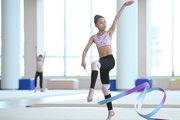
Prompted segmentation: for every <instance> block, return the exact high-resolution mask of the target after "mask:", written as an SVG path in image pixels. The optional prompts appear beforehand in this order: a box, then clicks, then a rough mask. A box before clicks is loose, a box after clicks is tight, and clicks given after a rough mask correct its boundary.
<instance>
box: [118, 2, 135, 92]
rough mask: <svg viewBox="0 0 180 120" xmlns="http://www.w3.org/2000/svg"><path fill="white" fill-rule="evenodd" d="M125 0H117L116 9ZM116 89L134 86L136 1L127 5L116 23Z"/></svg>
mask: <svg viewBox="0 0 180 120" xmlns="http://www.w3.org/2000/svg"><path fill="white" fill-rule="evenodd" d="M124 2H126V0H117V11H119V9H120V8H121V7H122V5H123V4H124ZM116 66H117V73H116V74H117V78H116V89H117V90H126V89H130V88H132V87H134V86H135V80H136V79H137V2H136V1H135V3H134V4H133V5H131V6H127V7H126V8H125V10H124V12H123V13H122V15H121V17H120V19H119V22H118V25H117V60H116Z"/></svg>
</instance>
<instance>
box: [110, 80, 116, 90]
mask: <svg viewBox="0 0 180 120" xmlns="http://www.w3.org/2000/svg"><path fill="white" fill-rule="evenodd" d="M110 85H111V86H110V91H116V79H110Z"/></svg>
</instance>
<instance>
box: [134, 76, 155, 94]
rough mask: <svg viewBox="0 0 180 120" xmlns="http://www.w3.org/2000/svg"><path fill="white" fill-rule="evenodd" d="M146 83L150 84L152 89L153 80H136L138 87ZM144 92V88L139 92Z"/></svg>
mask: <svg viewBox="0 0 180 120" xmlns="http://www.w3.org/2000/svg"><path fill="white" fill-rule="evenodd" d="M145 82H147V83H149V85H150V88H152V79H151V78H138V79H137V80H136V83H135V84H136V86H138V85H140V84H143V83H145ZM143 90H144V88H142V89H141V90H139V91H143Z"/></svg>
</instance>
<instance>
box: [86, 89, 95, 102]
mask: <svg viewBox="0 0 180 120" xmlns="http://www.w3.org/2000/svg"><path fill="white" fill-rule="evenodd" d="M93 96H94V89H93V88H90V89H89V94H88V97H87V101H88V102H91V101H93Z"/></svg>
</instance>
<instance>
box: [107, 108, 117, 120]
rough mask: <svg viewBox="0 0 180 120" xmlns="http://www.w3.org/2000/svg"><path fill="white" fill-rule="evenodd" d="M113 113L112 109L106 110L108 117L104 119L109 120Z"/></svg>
mask: <svg viewBox="0 0 180 120" xmlns="http://www.w3.org/2000/svg"><path fill="white" fill-rule="evenodd" d="M114 115H115V112H114V111H113V110H109V111H108V117H107V119H106V120H111V118H112V117H113V116H114Z"/></svg>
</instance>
